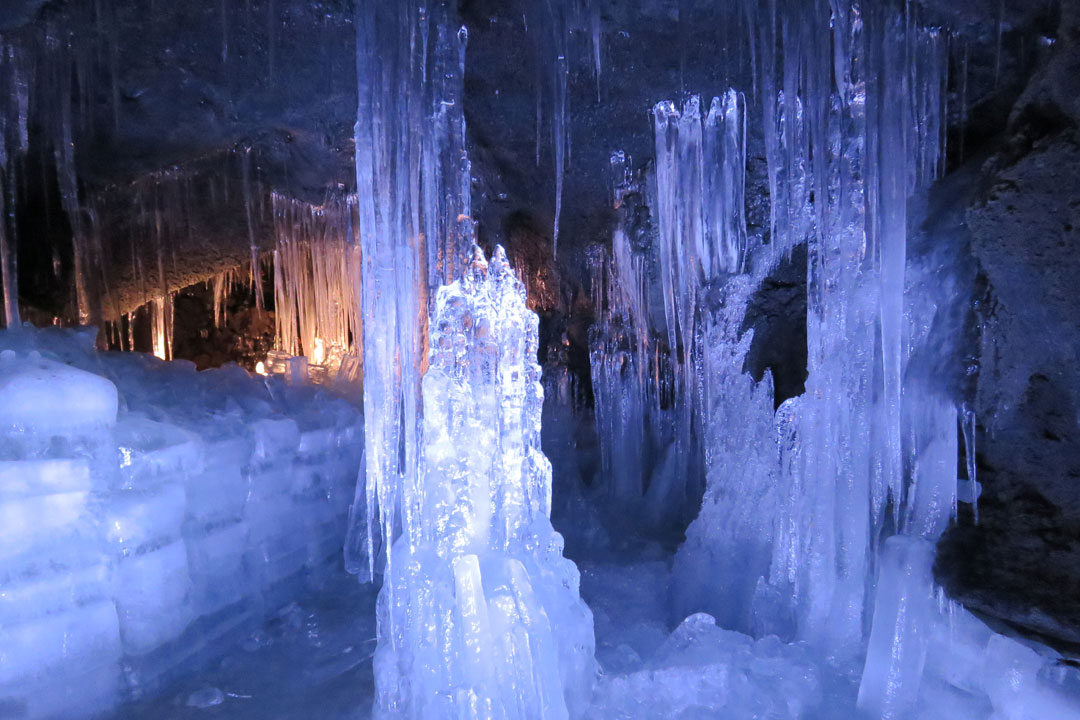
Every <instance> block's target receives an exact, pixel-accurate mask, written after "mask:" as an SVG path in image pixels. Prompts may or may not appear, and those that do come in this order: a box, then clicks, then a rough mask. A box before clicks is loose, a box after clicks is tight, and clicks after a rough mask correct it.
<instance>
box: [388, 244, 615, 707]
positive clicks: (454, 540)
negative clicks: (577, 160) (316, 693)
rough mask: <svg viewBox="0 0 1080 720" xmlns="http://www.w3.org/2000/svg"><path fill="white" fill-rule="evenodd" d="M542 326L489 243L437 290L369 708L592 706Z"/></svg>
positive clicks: (586, 623)
mask: <svg viewBox="0 0 1080 720" xmlns="http://www.w3.org/2000/svg"><path fill="white" fill-rule="evenodd" d="M537 323H538V320H537V316H536V314H535V313H533V312H531V311H530V310H528V308H527V307H526V306H525V295H524V288H523V287H522V285H521V283H520V281H519V280H518V279H517V278H516V277H515V275H514V273H513V271H512V270H511V269H510V267H509V265H508V264H507V261H506V255H505V253H504V252H503V250H502V248H501V247H497V248H496V250H495V255H494V256H493V257H492V259H491V263H490V265H489V264H488V263H487V262H486V261H485V259H484V257H483V254H482V253H481V252H480V250H479V248H477V249H476V250H475V254H474V257H473V260H472V263H471V265H470V267H469V269H468V270H467V271H466V273H465V275H464V277H463V278H462V279H461V280H458V281H455V282H454V283H452V284H451V285H448V286H444V287H442V288H440V289H439V291H438V294H437V296H436V300H435V307H434V309H433V311H432V317H431V343H430V345H431V350H430V355H429V363H428V370H427V372H426V373H425V375H424V380H423V412H424V426H423V445H422V451H421V458H420V471H419V474H418V477H417V484H416V485H415V486H413V487H405V488H404V489H403V492H402V507H401V513H402V517H403V521H404V527H403V528H402V534H401V536H400V537H399V538H398V539H397V540H396V541H395V542H394V544H393V548H392V550H391V552H390V558H389V561H388V567H387V573H386V579H385V581H384V586H383V590H382V592H381V593H380V597H379V607H380V609H379V647H378V651H377V652H376V657H375V675H376V692H377V698H376V708H377V711H378V712H379V714H380V715H381V716H387V717H410V718H433V719H434V718H446V717H492V718H526V717H536V718H566V717H577V716H579V715H580V714H581V713H582V712H583V710H584V708H585V707H586V705H587V703H588V700H589V697H590V693H591V689H592V682H593V676H594V673H595V670H594V668H593V663H594V661H593V629H592V614H591V613H590V612H589V609H588V607H587V606H586V605H585V603H584V602H582V600H581V598H580V596H579V594H578V583H579V578H578V572H577V568H576V567H575V566H574V564H573V563H572V562H570V561H569V560H567V559H565V558H563V556H562V547H563V543H562V537H561V536H560V535H559V534H558V533H557V532H555V531H554V530H553V529H552V527H551V522H550V520H549V515H550V511H551V465H550V463H549V462H548V460H547V458H545V457H544V455H543V453H542V452H541V450H540V414H541V409H542V405H543V390H542V389H541V385H540V367H539V366H538V365H537V364H536V360H535V357H536V345H537Z"/></svg>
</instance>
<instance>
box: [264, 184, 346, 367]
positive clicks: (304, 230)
mask: <svg viewBox="0 0 1080 720" xmlns="http://www.w3.org/2000/svg"><path fill="white" fill-rule="evenodd" d="M355 205H356V203H355V201H351V199H350V198H343V197H329V198H327V200H326V202H325V203H324V204H323V205H321V206H319V207H313V206H311V205H308V204H306V203H302V202H299V201H296V200H292V199H289V198H285V197H281V196H278V195H276V194H275V195H274V196H273V206H274V230H275V235H276V245H275V247H274V251H273V264H274V313H275V323H274V331H275V333H276V334H275V338H274V347H275V349H277V350H280V351H282V352H285V353H288V354H289V355H291V356H301V355H302V356H304V357H306V358H307V359H308V361H309V362H310V363H311V364H312V365H327V366H329V367H331V368H332V369H336V368H337V366H339V365H340V363H341V359H342V358H343V357H344V356H345V354H347V353H349V352H355V351H356V350H357V349H358V348H359V345H360V337H361V321H360V297H359V295H360V273H361V257H360V245H359V244H358V243H357V242H356V238H355V234H354V228H353V223H352V216H353V211H354V210H355Z"/></svg>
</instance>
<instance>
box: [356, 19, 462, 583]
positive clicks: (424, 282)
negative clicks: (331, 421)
mask: <svg viewBox="0 0 1080 720" xmlns="http://www.w3.org/2000/svg"><path fill="white" fill-rule="evenodd" d="M455 19H456V9H455V7H454V5H453V3H449V2H439V3H435V4H434V5H433V6H432V7H430V8H427V7H422V6H421V4H420V3H417V2H413V1H412V0H408V1H407V2H401V3H383V2H377V1H375V0H364V1H363V2H359V3H358V4H357V15H356V32H357V56H356V62H357V84H358V87H357V90H358V92H357V98H358V99H357V102H358V106H357V116H356V117H357V120H356V126H355V141H356V188H357V191H356V192H357V216H358V221H357V235H358V237H359V242H360V244H361V248H362V257H363V261H362V268H361V273H360V275H361V278H360V280H361V288H362V292H361V320H362V324H363V342H362V347H363V359H364V416H365V418H366V419H367V422H366V423H365V426H364V438H365V442H364V446H365V461H366V467H367V483H366V487H363V488H361V487H358V491H357V498H356V501H355V502H354V504H353V514H352V518H351V519H350V538H349V542H348V544H347V547H346V556H347V562H348V564H349V567H350V569H351V570H352V571H353V572H361V571H363V572H366V573H368V574H371V573H372V572H373V571H374V568H375V564H376V553H375V549H376V547H377V546H378V545H380V544H382V545H383V546H384V547H385V548H386V551H387V552H389V546H390V541H392V540H393V538H395V537H396V536H397V534H398V531H399V528H400V524H399V522H398V520H397V518H398V515H399V505H401V503H403V498H402V488H410V487H415V485H416V482H417V461H418V452H419V433H420V426H419V422H420V407H419V397H420V375H421V371H422V368H423V360H424V341H425V339H426V335H427V334H426V328H425V322H426V318H427V310H428V303H429V297H428V291H429V288H435V287H438V286H439V285H440V284H442V283H443V282H448V281H449V279H450V278H452V277H454V276H455V275H457V274H458V273H460V272H461V269H462V267H463V263H464V261H465V258H466V253H467V249H468V247H469V243H470V242H471V240H472V237H473V232H474V231H473V221H472V218H471V217H470V215H471V197H470V195H471V180H470V177H471V173H470V169H469V161H468V157H467V155H466V153H465V115H464V109H463V107H462V103H461V101H460V100H461V93H462V82H463V80H464V62H465V45H466V43H467V41H468V33H467V32H466V30H465V28H463V27H462V28H460V29H457V25H456V23H455ZM376 518H378V519H377V520H376Z"/></svg>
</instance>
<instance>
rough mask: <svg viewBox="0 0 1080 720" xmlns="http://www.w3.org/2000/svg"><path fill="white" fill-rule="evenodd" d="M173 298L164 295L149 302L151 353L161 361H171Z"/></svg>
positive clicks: (169, 295)
mask: <svg viewBox="0 0 1080 720" xmlns="http://www.w3.org/2000/svg"><path fill="white" fill-rule="evenodd" d="M173 310H174V304H173V296H172V294H166V295H163V296H162V297H158V298H154V299H153V300H152V301H151V302H150V336H151V338H152V340H153V353H154V355H156V356H157V357H159V358H161V359H162V360H172V347H173Z"/></svg>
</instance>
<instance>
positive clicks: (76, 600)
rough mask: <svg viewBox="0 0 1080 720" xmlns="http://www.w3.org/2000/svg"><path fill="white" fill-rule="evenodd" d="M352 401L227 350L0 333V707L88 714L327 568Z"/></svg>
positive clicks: (163, 678)
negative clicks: (211, 362)
mask: <svg viewBox="0 0 1080 720" xmlns="http://www.w3.org/2000/svg"><path fill="white" fill-rule="evenodd" d="M360 422H361V418H360V414H359V412H358V411H357V410H356V409H354V408H353V407H352V406H351V405H349V404H347V403H345V402H344V401H342V400H340V399H337V398H335V397H332V396H329V395H326V394H324V393H322V391H320V390H318V389H316V388H313V387H311V386H306V385H286V384H285V383H284V382H283V381H281V380H280V379H277V378H272V379H263V378H258V377H255V378H253V377H251V376H249V375H248V373H247V372H246V371H243V370H242V369H240V368H237V367H231V368H224V369H221V370H217V371H209V372H203V373H196V372H195V371H194V368H193V367H191V366H190V365H188V364H184V363H162V362H160V361H157V360H156V359H154V358H148V357H147V356H141V355H134V354H123V355H120V354H104V353H96V352H94V351H93V349H92V347H91V345H90V341H89V336H87V335H82V334H79V333H75V332H60V333H58V332H55V331H49V332H46V331H40V332H39V331H30V330H21V331H18V332H14V333H12V332H3V333H0V718H6V717H19V718H65V717H72V718H87V717H93V716H94V715H95V714H99V713H100V712H102V711H104V710H106V709H108V708H109V707H111V706H113V705H115V704H117V703H119V702H122V701H123V700H124V699H125V698H128V697H131V696H134V695H138V694H139V693H142V692H145V691H147V690H148V689H151V688H155V687H160V686H161V685H162V684H163V683H165V682H167V681H169V680H170V679H171V678H173V677H175V676H176V675H178V674H182V673H184V672H187V671H190V670H191V669H192V668H194V667H197V665H198V664H199V663H200V662H203V661H205V660H206V659H207V658H208V657H211V656H213V655H215V654H217V653H219V652H221V651H222V650H223V649H225V648H226V647H228V646H229V645H232V644H235V643H237V642H239V641H241V640H242V639H244V638H245V637H246V636H247V634H248V633H250V632H251V631H252V630H254V629H256V628H257V627H258V625H259V623H260V621H261V620H262V618H263V617H265V615H266V614H267V613H270V612H273V611H275V610H277V609H278V608H280V607H281V606H283V605H285V604H287V603H288V602H290V601H291V600H293V599H294V598H296V597H297V596H299V595H300V594H302V593H303V592H304V591H305V590H306V589H307V588H308V586H309V585H310V583H311V582H312V580H313V579H314V580H318V579H319V578H320V577H321V575H322V574H323V573H325V572H327V571H328V570H329V569H330V568H332V567H334V563H335V562H339V560H338V559H337V558H338V556H339V554H340V550H341V547H342V544H343V541H344V532H345V518H346V515H347V512H348V505H349V502H350V501H351V499H352V496H353V488H354V486H355V483H356V478H357V471H358V469H359V460H360V455H361V450H362V448H361V447H360V442H361V441H360V437H361V431H360Z"/></svg>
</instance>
